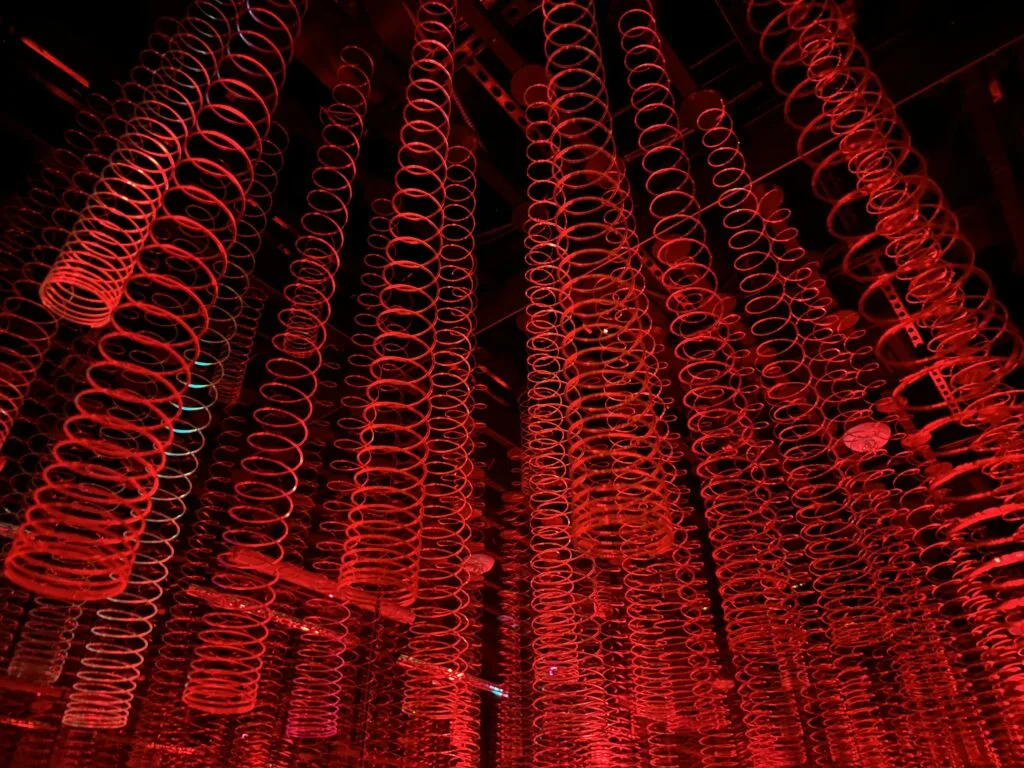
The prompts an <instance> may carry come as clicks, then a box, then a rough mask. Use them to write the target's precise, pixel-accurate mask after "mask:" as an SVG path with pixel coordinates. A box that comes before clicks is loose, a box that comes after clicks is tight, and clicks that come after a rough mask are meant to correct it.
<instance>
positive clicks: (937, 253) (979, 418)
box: [749, 0, 1024, 707]
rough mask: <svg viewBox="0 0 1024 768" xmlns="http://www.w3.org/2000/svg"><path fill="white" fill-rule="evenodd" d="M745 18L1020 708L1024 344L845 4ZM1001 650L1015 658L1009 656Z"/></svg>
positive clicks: (787, 5) (986, 635) (766, 10)
mask: <svg viewBox="0 0 1024 768" xmlns="http://www.w3.org/2000/svg"><path fill="white" fill-rule="evenodd" d="M749 16H750V20H751V23H752V24H754V25H755V27H756V28H757V29H758V30H759V31H761V48H762V52H763V54H764V55H765V57H766V58H768V59H769V60H770V61H771V62H772V64H773V80H774V82H775V85H776V87H777V88H778V89H779V91H780V92H781V93H783V94H785V95H786V97H787V105H786V106H787V109H786V113H787V118H788V119H789V120H790V122H791V123H793V124H794V125H796V126H797V127H798V128H800V129H801V130H802V134H801V140H800V150H801V154H802V155H803V156H804V157H805V159H806V160H807V162H809V163H810V164H811V165H812V166H813V167H814V168H815V187H814V189H815V193H816V194H817V195H819V196H820V197H822V198H823V199H825V200H826V202H828V203H830V204H831V205H832V213H831V215H830V217H829V228H830V231H831V232H832V233H833V234H834V235H835V236H836V237H838V238H840V239H841V240H843V241H844V242H845V243H846V244H847V250H846V253H845V256H844V262H843V263H844V267H845V269H846V272H847V274H849V275H850V276H851V277H853V278H854V279H855V280H857V281H859V282H860V283H861V284H862V285H864V286H865V287H864V291H863V293H862V296H861V299H860V304H859V309H860V312H861V314H862V315H863V316H864V317H865V318H866V319H867V320H868V321H869V322H870V323H872V324H873V325H875V326H877V327H878V328H879V329H880V331H881V334H880V336H879V339H878V342H877V344H876V347H875V350H876V354H877V355H878V356H879V358H880V359H881V360H882V361H883V362H884V363H885V364H886V365H887V367H889V368H890V369H891V370H893V371H894V372H895V373H896V374H897V375H898V376H899V377H900V381H899V384H898V386H897V387H896V390H895V395H896V397H895V399H894V405H895V406H896V407H897V408H898V410H899V412H900V413H901V415H902V416H903V418H904V420H905V422H906V423H907V424H908V425H914V426H915V427H916V434H913V435H911V436H910V439H911V440H912V443H913V447H914V448H915V449H916V450H923V451H927V452H928V453H929V454H930V455H931V456H932V457H933V460H934V461H936V462H937V466H936V473H935V475H934V476H933V478H932V480H931V484H932V486H933V488H934V489H935V490H936V491H937V492H939V493H941V494H943V496H944V500H945V501H947V502H949V503H952V504H955V505H956V508H957V516H958V517H959V518H960V521H962V522H960V521H954V522H952V523H951V524H950V525H948V526H946V527H945V529H944V531H943V538H945V539H947V540H948V541H949V544H950V549H951V550H952V551H951V553H950V555H949V560H948V565H949V568H950V570H951V571H953V572H954V573H955V574H956V578H957V580H958V582H959V584H960V587H959V596H960V600H961V602H962V605H963V606H965V608H966V609H967V610H969V611H971V612H972V614H973V615H972V619H971V620H972V622H973V623H974V625H975V627H976V632H977V634H978V637H979V640H980V642H981V643H982V644H983V645H984V646H985V647H986V649H987V651H986V652H987V654H988V664H989V665H990V666H991V667H993V668H996V669H998V670H1000V671H998V672H997V673H996V674H998V675H1000V676H1001V677H1002V681H1003V682H1002V685H1003V687H1004V688H1005V693H1004V695H1005V696H1007V697H1009V699H1010V700H1015V699H1016V696H1017V694H1016V693H1015V692H1014V691H1015V689H1016V688H1017V687H1018V680H1019V666H1018V665H1017V663H1016V662H1013V661H1010V659H1011V658H1015V657H1016V656H1017V655H1019V647H1020V645H1019V643H1020V641H1019V640H1016V639H1014V638H1016V637H1019V635H1017V634H1015V631H1014V629H1013V626H1012V625H1016V624H1018V623H1019V622H1020V617H1019V615H1018V614H1017V613H1015V606H1016V605H1018V603H1019V592H1018V591H1017V587H1016V584H1017V582H1018V581H1019V576H1018V574H1017V572H1016V566H1015V563H1016V558H1017V556H1018V554H1019V553H1017V552H1016V548H1015V546H1014V545H1013V544H1012V543H1011V542H1012V541H1013V540H1014V537H1013V536H1008V535H1007V531H1008V530H1010V529H1016V527H1017V523H1016V513H1015V510H1016V509H1017V508H1018V505H1019V504H1021V503H1022V499H1024V497H1022V495H1021V489H1020V485H1019V483H1016V482H1015V481H1014V480H1013V479H1012V478H1013V477H1014V474H1015V473H1014V472H1012V471H1011V472H1009V473H1007V472H1006V470H1007V468H1008V467H1011V466H1017V467H1019V463H1020V462H1019V459H1017V458H1014V457H1019V456H1020V455H1022V451H1024V429H1022V422H1024V408H1022V406H1021V396H1020V393H1019V392H1018V391H1017V390H1011V389H1010V388H1008V387H1007V386H1005V385H1004V384H1002V383H1001V379H1003V378H1004V377H1005V376H1006V375H1007V374H1008V373H1009V372H1010V371H1012V370H1014V369H1015V368H1016V367H1017V366H1018V365H1019V364H1020V362H1021V359H1022V356H1024V340H1022V338H1021V335H1020V333H1019V330H1018V329H1016V328H1015V327H1014V326H1013V325H1012V323H1011V322H1010V320H1009V317H1008V315H1007V312H1006V309H1005V307H1003V306H1002V304H1000V303H999V302H998V301H997V300H996V298H995V293H994V289H993V286H992V282H991V279H990V278H989V277H988V276H987V275H986V274H985V273H984V272H983V271H982V270H981V269H980V268H979V267H978V266H977V264H976V259H975V252H974V248H973V246H972V245H971V244H970V243H969V242H968V241H967V240H966V238H965V237H964V236H963V234H962V232H961V230H960V225H959V222H958V220H957V217H956V215H955V214H954V213H953V212H952V210H951V208H950V206H949V203H948V201H947V200H946V199H945V197H944V196H943V194H942V192H941V190H940V189H939V187H938V185H937V184H936V183H935V182H934V180H932V179H931V178H930V176H929V175H928V172H927V167H926V163H925V161H924V159H923V157H922V156H921V155H920V153H919V152H917V150H915V149H914V148H913V146H912V144H911V140H910V135H909V133H908V131H907V128H906V126H905V125H904V124H903V122H902V121H901V120H900V118H899V116H898V114H897V112H896V109H895V106H894V105H893V103H892V101H891V100H890V98H889V96H888V95H887V93H886V92H885V88H884V86H883V85H882V83H881V81H880V80H879V78H878V76H877V75H876V74H875V73H874V71H873V70H872V69H871V67H870V63H869V61H868V58H867V54H866V53H865V51H864V49H863V47H861V45H860V44H859V43H858V42H857V40H856V37H855V36H854V33H853V28H852V25H851V24H850V23H849V19H848V17H846V16H845V15H844V13H843V10H842V9H841V8H840V7H839V6H837V5H836V4H835V3H833V2H830V1H829V0H818V1H817V2H804V1H802V0H801V1H800V2H794V1H793V0H786V1H785V2H780V3H778V4H772V5H766V4H765V3H764V2H761V1H760V0H758V1H757V2H751V3H750V4H749ZM808 110H810V111H808ZM823 140H825V141H827V144H826V143H825V141H823ZM837 142H838V143H837ZM819 143H821V144H822V146H823V147H824V149H818V148H817V147H816V146H815V145H816V144H819ZM840 170H841V171H843V172H844V173H845V172H847V171H848V172H849V174H850V175H852V178H853V180H854V181H855V188H854V189H853V190H852V191H850V192H848V193H846V194H842V195H836V194H834V193H831V192H830V190H829V189H828V186H829V183H830V182H831V179H832V177H833V176H835V175H836V174H835V172H836V171H840ZM862 214H866V216H865V215H862ZM908 346H909V347H910V349H911V350H912V352H911V353H910V357H909V358H907V357H906V356H905V355H904V353H902V352H901V350H902V349H904V348H906V347H908ZM950 463H952V464H953V465H954V466H953V468H949V466H948V465H949V464H950ZM979 487H982V488H987V489H989V490H988V491H987V492H980V491H976V490H974V489H976V488H979ZM965 488H970V489H972V490H970V491H961V490H960V489H965ZM997 529H998V532H996V530H997ZM1007 643H1016V644H1018V651H1015V652H1010V653H1009V654H1008V655H1007V654H1006V652H1005V649H1006V648H1007ZM1009 706H1011V707H1016V705H1015V704H1011V705H1009Z"/></svg>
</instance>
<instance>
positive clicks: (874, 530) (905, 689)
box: [760, 192, 994, 764]
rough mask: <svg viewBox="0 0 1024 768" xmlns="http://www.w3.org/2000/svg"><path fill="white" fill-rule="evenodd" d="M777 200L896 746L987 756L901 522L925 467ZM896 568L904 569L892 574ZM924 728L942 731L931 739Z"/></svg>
mask: <svg viewBox="0 0 1024 768" xmlns="http://www.w3.org/2000/svg"><path fill="white" fill-rule="evenodd" d="M779 202H780V196H779V195H778V194H776V193H772V192H769V193H768V194H766V195H764V196H763V197H762V198H761V204H760V209H761V212H762V215H763V216H764V217H765V219H766V221H767V223H768V227H767V235H768V238H769V239H770V240H771V241H772V243H773V247H774V248H777V249H778V251H779V252H780V253H783V254H784V255H785V259H786V261H788V262H791V263H794V264H801V265H803V266H805V267H806V268H807V269H805V270H802V271H801V272H800V273H794V274H791V275H790V280H789V281H788V284H789V285H790V286H791V288H790V289H789V290H790V292H791V293H794V294H798V295H800V294H802V295H803V296H805V297H810V296H815V297H816V298H815V299H814V300H813V301H810V302H808V303H810V304H811V305H812V307H816V308H817V309H819V310H820V311H819V312H818V313H817V314H814V313H812V312H803V313H800V312H797V313H795V314H796V317H797V318H798V319H800V320H801V321H802V324H801V326H800V328H801V330H800V331H799V333H800V334H801V335H802V338H803V348H804V350H805V352H806V354H807V358H808V361H809V363H810V376H809V382H810V383H811V384H812V385H813V386H814V387H815V388H816V390H817V393H818V397H819V400H818V402H819V404H820V413H821V415H822V417H823V423H824V424H825V425H826V426H827V428H828V432H829V434H830V437H831V442H830V453H831V458H832V461H833V464H834V470H835V474H836V477H837V479H838V485H839V487H840V488H841V491H842V493H843V494H844V495H845V497H846V498H847V499H849V505H850V510H851V518H850V522H851V524H852V525H853V526H854V528H855V529H856V531H857V534H856V535H857V536H859V537H861V538H862V539H863V540H864V541H865V561H866V564H867V566H868V575H869V578H870V580H871V588H872V592H873V594H874V599H875V600H877V602H878V604H879V606H880V607H881V609H882V611H883V616H884V617H885V622H886V624H887V631H888V632H889V633H890V641H889V649H888V654H889V657H890V659H891V664H892V667H893V671H894V674H895V675H896V677H897V678H898V683H897V685H898V688H899V690H898V692H894V693H893V694H888V695H886V696H885V697H884V698H883V701H886V702H887V708H888V709H889V711H890V715H889V717H890V719H892V720H893V721H894V722H896V723H897V725H896V726H895V729H894V730H895V731H896V732H895V736H896V738H897V739H901V740H904V741H905V744H904V745H903V746H901V748H900V752H901V753H902V754H904V755H910V754H913V753H915V752H923V754H922V757H921V759H922V760H923V761H924V762H925V763H928V762H932V763H934V762H939V763H949V764H955V762H956V761H957V760H958V759H960V758H959V755H960V754H961V753H962V752H963V751H964V750H967V749H968V747H967V746H964V745H963V744H961V743H960V742H969V741H970V740H971V739H973V740H974V742H975V746H974V747H971V748H970V749H973V750H975V751H977V752H978V753H979V761H980V762H982V763H986V762H991V761H992V760H993V759H994V758H993V757H992V756H991V754H990V747H989V745H988V743H987V741H988V740H987V737H986V736H985V735H984V733H983V732H982V730H981V729H980V724H979V723H978V717H977V714H976V710H975V705H974V704H972V702H971V701H970V695H969V693H968V688H969V687H970V684H969V682H968V681H967V680H966V678H965V677H964V672H963V670H962V669H961V668H960V667H959V662H958V660H956V659H955V657H953V656H952V655H951V651H950V649H949V645H950V643H951V640H952V638H951V636H950V635H949V632H948V629H947V628H946V627H945V626H944V623H945V622H944V621H943V619H942V618H941V616H940V615H939V614H938V611H937V607H936V605H935V603H934V600H933V598H932V595H931V589H930V586H929V585H928V583H927V575H926V572H925V570H924V567H923V565H922V564H921V562H920V561H919V559H918V558H919V549H918V545H917V544H916V543H915V542H914V540H913V538H912V531H911V529H910V528H909V527H908V526H907V525H906V522H905V521H906V518H907V516H908V515H911V514H912V515H915V516H921V515H925V516H927V515H928V514H929V510H930V509H932V508H933V506H934V505H933V502H932V501H930V500H929V499H928V498H927V491H926V485H925V483H924V482H923V477H922V476H921V475H920V470H919V469H917V470H916V473H915V474H916V478H917V479H916V482H912V479H913V478H914V477H915V474H911V473H912V472H914V471H915V470H914V464H918V462H916V461H913V460H911V462H912V463H910V464H909V466H908V459H909V455H908V454H906V453H903V454H901V455H892V454H891V453H890V452H889V451H888V450H887V442H888V440H887V439H886V437H887V436H889V438H890V439H895V440H900V439H902V437H903V436H904V433H903V430H902V429H900V427H899V425H898V423H897V422H896V421H895V419H894V418H893V414H892V413H891V412H890V411H891V408H890V407H889V405H888V401H887V400H885V401H882V402H881V403H879V402H878V401H877V398H876V397H875V391H876V390H879V389H880V385H881V382H880V381H879V379H878V377H877V373H876V372H877V369H878V364H877V363H874V362H871V361H870V350H869V349H867V348H865V347H863V346H859V345H858V340H859V338H860V336H861V334H860V333H859V332H856V331H851V330H849V329H848V328H847V327H846V325H845V324H844V319H843V318H842V317H841V316H839V315H838V314H836V313H835V311H834V308H833V306H832V304H833V303H834V302H833V300H832V299H831V297H830V296H829V295H828V293H827V287H826V286H825V282H824V280H822V279H821V277H820V275H819V274H817V270H816V267H815V264H814V262H813V261H811V260H809V259H807V258H806V257H805V254H804V251H803V249H802V248H801V246H800V244H799V241H798V239H797V231H796V228H795V227H793V226H792V225H790V224H789V211H788V210H786V209H784V208H781V207H779V204H778V203H779ZM872 403H874V404H875V408H872ZM871 430H874V431H876V432H877V431H878V430H882V431H881V432H878V435H877V436H876V437H874V438H873V439H871V440H860V439H859V436H860V435H866V436H868V437H871V436H872V432H871ZM898 476H901V478H902V479H901V481H900V486H901V487H902V488H903V489H904V491H905V492H904V493H903V494H902V496H901V495H900V494H898V493H897V492H896V490H890V488H889V487H888V482H889V481H890V479H895V478H896V477H898ZM908 502H909V503H910V504H909V505H908ZM893 574H898V576H897V577H896V579H895V584H893ZM899 697H903V698H904V699H905V705H904V707H905V710H906V711H905V712H904V713H902V715H900V717H896V715H894V714H892V712H893V711H894V709H895V707H894V702H895V700H896V699H897V698H899ZM915 733H916V734H917V737H915V735H914V734H915ZM927 733H933V734H939V735H938V736H937V737H935V736H933V737H931V738H927V739H926V738H924V734H927Z"/></svg>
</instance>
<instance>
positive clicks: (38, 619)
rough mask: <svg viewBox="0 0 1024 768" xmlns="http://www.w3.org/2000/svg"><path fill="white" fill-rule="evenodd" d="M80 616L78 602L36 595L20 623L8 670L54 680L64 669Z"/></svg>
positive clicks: (41, 680) (37, 679)
mask: <svg viewBox="0 0 1024 768" xmlns="http://www.w3.org/2000/svg"><path fill="white" fill-rule="evenodd" d="M81 616H82V606H81V605H78V604H75V603H65V602H61V601H58V600H50V599H49V598H46V597H37V598H35V600H34V601H33V605H32V608H30V609H29V611H28V618H27V619H26V620H25V623H24V624H23V625H22V628H21V635H20V637H19V638H18V644H17V646H16V647H15V650H14V656H13V657H12V658H11V663H10V665H9V666H8V667H7V674H9V675H10V676H11V677H16V678H18V679H19V680H28V681H31V682H34V683H55V682H57V679H58V678H59V677H60V675H61V672H63V671H64V662H66V661H67V658H68V652H69V651H70V650H71V641H72V640H73V639H74V636H75V631H76V630H77V629H78V619H79V618H80V617H81Z"/></svg>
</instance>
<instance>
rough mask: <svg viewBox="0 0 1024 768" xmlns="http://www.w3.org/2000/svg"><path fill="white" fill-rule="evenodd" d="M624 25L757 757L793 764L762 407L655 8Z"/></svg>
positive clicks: (719, 754)
mask: <svg viewBox="0 0 1024 768" xmlns="http://www.w3.org/2000/svg"><path fill="white" fill-rule="evenodd" d="M620 29H621V31H622V34H623V46H624V51H625V54H626V68H627V72H628V84H629V86H630V96H631V103H632V106H633V109H634V113H635V121H636V124H637V128H638V131H639V136H640V148H641V149H642V151H643V153H644V155H643V169H644V172H645V180H646V191H647V193H648V196H649V198H650V204H649V211H650V214H651V217H652V219H653V226H654V246H653V256H654V263H653V265H652V269H653V271H654V272H655V274H656V275H657V276H658V278H659V281H660V282H661V283H662V284H663V285H664V286H665V288H666V290H667V291H668V294H669V297H668V300H667V308H668V310H669V313H670V316H671V329H672V331H673V333H674V334H675V335H676V337H677V338H678V339H679V341H678V343H677V344H676V346H675V349H674V354H675V357H676V358H677V359H678V360H679V361H680V363H681V368H680V371H679V379H680V382H681V384H682V385H683V392H684V395H683V398H682V402H683V405H684V407H685V408H686V410H687V412H688V418H687V427H688V429H689V432H690V434H691V436H692V440H693V443H692V449H693V452H694V453H695V454H696V457H697V464H696V467H695V468H696V473H697V476H698V477H699V478H700V480H701V495H702V497H703V499H704V505H705V514H706V516H707V520H708V525H709V528H710V536H711V540H712V544H713V546H714V549H713V557H714V560H715V563H716V570H717V575H718V579H719V582H720V592H721V594H722V600H723V607H724V610H725V620H726V634H727V638H728V642H729V647H730V650H731V651H732V654H733V658H734V662H735V664H736V666H737V683H738V694H739V697H740V702H741V707H742V709H743V712H744V725H745V726H746V731H747V732H746V736H747V749H748V754H749V755H750V757H751V759H753V760H754V762H756V763H757V764H758V765H761V764H764V765H776V764H777V765H788V764H792V762H794V761H796V760H797V759H798V756H799V755H800V754H801V751H802V745H801V742H802V734H801V730H800V724H799V721H798V720H797V719H796V717H795V710H796V704H795V700H794V699H793V698H792V692H789V693H785V692H784V691H783V682H782V680H781V678H780V673H779V671H778V666H779V659H778V656H777V649H779V648H781V647H785V646H787V645H791V644H792V642H793V641H792V638H790V637H787V635H788V633H789V630H788V629H787V628H786V626H785V624H786V618H787V613H786V608H785V603H786V600H785V596H784V589H785V584H786V580H787V578H788V575H787V574H786V572H785V571H784V570H782V568H781V564H782V556H781V555H782V550H781V538H780V532H779V528H778V525H779V517H778V516H779V515H781V513H782V511H783V509H781V508H777V507H775V506H774V505H773V504H772V503H771V502H772V501H773V498H772V495H771V489H770V488H769V486H768V483H767V476H768V474H769V472H770V469H769V467H768V462H767V460H766V456H765V453H766V446H765V445H764V444H763V443H762V442H761V441H760V439H759V438H758V435H757V423H758V419H759V414H758V411H757V407H756V405H755V404H753V403H752V402H751V400H750V397H751V393H749V392H748V391H747V389H746V387H745V386H744V383H743V380H744V378H745V376H746V375H747V372H748V371H749V367H748V366H749V362H748V361H747V359H746V356H745V354H744V353H743V352H742V351H741V350H740V347H739V343H740V341H741V337H740V336H739V335H738V334H737V331H736V329H735V318H734V317H732V316H731V315H730V314H729V310H728V306H727V304H726V301H725V298H724V297H723V296H722V295H721V294H720V293H719V292H718V290H717V281H716V278H715V275H714V272H713V271H712V267H711V253H710V251H709V250H708V246H707V239H706V234H705V232H704V228H703V225H702V224H701V222H700V219H699V217H698V212H699V210H700V205H699V204H698V202H697V199H696V196H695V191H694V184H693V179H692V177H691V176H690V172H689V163H688V158H687V155H686V150H685V146H684V144H683V140H682V131H681V128H680V126H679V123H678V119H677V117H676V107H675V104H674V100H673V98H672V95H671V89H670V87H669V84H668V77H667V74H666V70H665V64H664V59H663V56H662V54H661V41H660V37H659V36H658V33H657V29H656V26H655V23H654V19H653V16H652V15H651V13H650V9H649V7H646V6H644V7H640V8H636V9H633V10H631V11H629V12H628V13H626V14H625V15H624V16H623V17H622V19H621V22H620ZM662 567H664V566H662ZM640 598H642V596H640ZM638 599H639V598H638ZM643 599H644V600H646V598H643ZM694 603H696V605H694ZM701 603H702V601H701V600H700V598H699V596H697V595H693V596H691V598H690V603H689V604H690V605H691V606H693V607H691V609H690V610H693V609H694V608H697V609H698V610H699V609H700V608H703V607H704V606H703V605H702V604H701ZM699 612H700V613H702V612H703V611H699ZM698 615H699V614H698ZM705 652H707V651H705ZM705 685H706V683H705ZM718 727H719V728H723V729H725V728H727V727H728V724H727V720H724V719H720V720H718ZM727 732H728V731H726V733H727ZM705 739H706V742H705V744H706V748H705V750H704V754H703V757H704V759H705V760H707V761H710V763H711V764H716V763H717V762H718V761H725V762H724V763H723V764H729V763H728V761H732V762H733V763H735V762H736V761H737V760H739V759H740V757H739V755H737V754H736V753H735V752H734V751H732V750H731V749H730V748H729V747H728V746H726V745H725V744H723V743H722V742H723V741H725V739H723V737H722V735H721V731H719V735H715V732H714V731H710V732H708V733H707V735H706V736H705ZM654 749H655V754H657V752H658V751H660V748H659V747H657V746H655V748H654ZM659 759H660V758H659Z"/></svg>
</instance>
